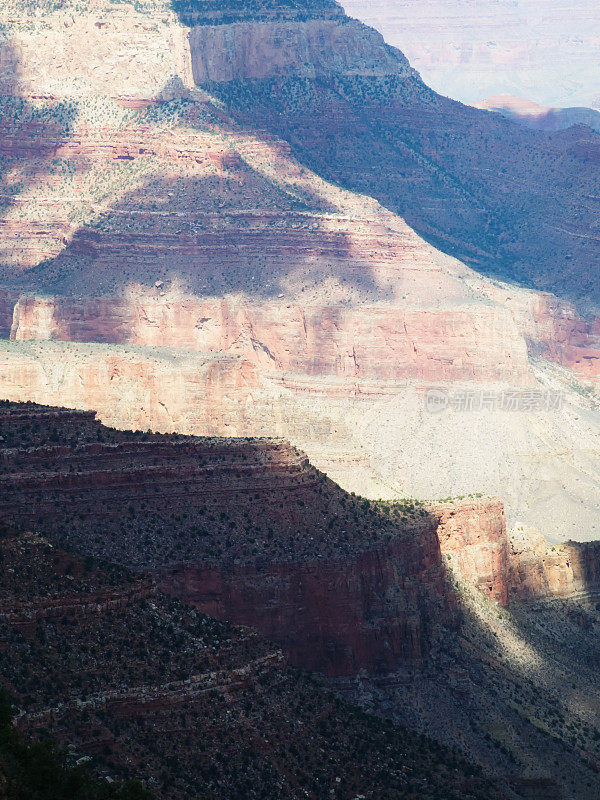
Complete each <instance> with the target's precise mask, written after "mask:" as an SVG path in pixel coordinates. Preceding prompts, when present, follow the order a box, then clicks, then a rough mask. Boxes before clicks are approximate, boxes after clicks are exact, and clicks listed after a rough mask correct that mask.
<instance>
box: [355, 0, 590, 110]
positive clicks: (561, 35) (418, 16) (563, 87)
mask: <svg viewBox="0 0 600 800" xmlns="http://www.w3.org/2000/svg"><path fill="white" fill-rule="evenodd" d="M343 6H344V8H345V10H346V12H347V13H348V14H349V15H350V16H352V17H357V18H358V19H360V20H362V21H363V22H365V23H366V24H367V25H371V26H372V27H374V28H376V29H377V30H378V31H380V33H382V34H383V35H384V37H385V39H386V41H387V42H389V43H390V44H391V45H393V46H394V47H398V48H399V49H400V50H402V51H403V52H404V53H406V55H407V56H408V58H409V59H410V61H411V64H412V65H413V66H414V67H415V68H416V69H418V70H419V72H420V74H421V76H422V77H423V80H424V81H425V82H426V83H427V84H428V85H429V86H432V87H433V88H434V89H435V90H436V91H438V92H440V93H441V94H444V95H447V96H448V97H452V98H454V99H455V100H460V101H462V102H463V103H477V102H479V101H480V100H481V98H482V97H487V96H489V95H494V94H500V93H502V92H510V93H511V94H514V95H517V96H520V97H530V98H532V99H533V100H535V101H537V102H538V103H541V104H544V105H554V106H587V107H598V105H599V103H600V98H599V97H598V87H597V84H596V82H595V80H594V79H593V77H592V76H593V66H592V64H593V59H594V55H593V54H594V51H595V48H596V47H597V43H598V40H599V39H600V28H599V26H598V17H597V15H596V13H595V8H594V6H593V4H592V3H590V2H589V0H574V2H573V3H570V4H569V6H568V7H567V6H564V5H561V4H560V3H554V2H549V3H544V5H543V7H540V6H539V4H538V3H536V2H535V1H534V0H517V1H516V2H508V1H507V0H501V1H500V2H492V0H484V2H475V0H467V2H458V1H457V0H433V2H428V3H427V4H426V5H425V4H423V3H414V2H411V1H410V0H402V2H400V3H397V2H395V3H393V4H392V3H390V2H389V0H377V2H375V3H369V4H368V5H367V4H365V3H361V2H359V0H345V2H344V3H343Z"/></svg>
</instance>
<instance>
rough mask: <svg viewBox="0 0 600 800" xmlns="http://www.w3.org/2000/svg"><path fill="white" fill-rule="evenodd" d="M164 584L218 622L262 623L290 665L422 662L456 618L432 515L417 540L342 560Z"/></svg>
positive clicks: (186, 577) (188, 569)
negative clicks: (438, 630)
mask: <svg viewBox="0 0 600 800" xmlns="http://www.w3.org/2000/svg"><path fill="white" fill-rule="evenodd" d="M160 586H161V588H162V590H163V591H165V592H167V593H168V594H172V595H174V596H175V597H179V598H180V599H182V600H184V601H185V602H187V603H191V604H192V605H195V606H196V607H198V608H199V609H200V610H201V611H203V612H204V613H206V614H209V615H211V616H214V617H216V618H217V619H227V620H233V621H235V622H236V623H238V624H241V625H249V626H251V627H254V628H257V629H258V630H259V631H261V633H263V634H264V635H265V636H266V637H267V638H269V639H271V640H273V641H275V642H278V643H279V644H280V645H281V646H282V647H283V649H284V650H285V651H286V653H288V654H289V657H290V661H291V663H293V664H295V665H297V666H301V667H303V668H305V669H313V670H317V671H319V672H322V673H324V674H326V675H330V676H343V675H346V676H348V675H355V674H356V673H357V672H359V671H360V670H363V669H364V670H367V671H368V672H371V673H374V674H376V673H382V672H383V673H385V672H390V671H392V670H393V669H394V668H395V667H396V666H397V665H398V664H413V665H417V664H419V663H421V662H422V661H423V659H424V658H425V656H426V654H427V652H428V650H429V646H430V645H429V643H430V638H431V634H432V631H433V629H434V627H436V626H438V625H440V624H444V625H446V626H449V627H454V626H455V625H456V624H458V620H459V614H458V606H457V604H456V601H455V599H454V597H453V595H452V592H451V591H449V587H448V585H447V582H446V577H445V574H444V568H443V566H442V564H441V560H440V554H439V545H438V542H437V540H436V537H435V525H433V524H432V522H431V521H430V520H427V521H426V522H424V523H423V524H422V525H421V526H420V527H418V528H417V529H416V530H414V532H413V535H412V536H411V537H410V538H404V537H402V538H400V539H398V540H397V541H396V542H392V543H391V544H390V545H388V546H387V547H386V548H385V549H380V550H379V549H378V550H370V551H368V552H363V553H360V552H358V553H357V554H356V557H354V558H350V559H345V560H344V561H329V560H325V561H321V560H319V561H316V562H313V563H302V564H294V563H292V564H264V565H263V566H262V567H261V568H260V569H257V568H256V567H252V568H244V569H234V570H233V571H230V570H227V571H226V570H222V569H215V568H210V567H202V566H200V565H198V566H194V565H189V566H182V567H179V568H176V569H174V570H172V571H168V572H164V573H163V574H162V575H161V579H160Z"/></svg>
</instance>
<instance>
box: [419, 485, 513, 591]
mask: <svg viewBox="0 0 600 800" xmlns="http://www.w3.org/2000/svg"><path fill="white" fill-rule="evenodd" d="M432 511H433V513H434V514H435V515H436V516H437V517H438V519H439V526H438V529H437V536H438V539H439V542H440V549H441V551H442V553H443V554H444V555H446V556H447V557H448V560H449V563H450V564H451V565H452V567H453V568H454V569H457V570H458V572H459V573H460V574H461V575H462V576H463V577H464V578H466V579H467V580H468V581H469V583H471V584H474V585H475V586H477V587H478V588H479V589H481V591H482V592H483V593H484V594H486V595H487V596H488V597H491V598H492V599H493V600H495V601H496V602H497V603H500V605H503V606H506V605H508V602H509V585H508V574H509V548H508V538H507V535H506V518H505V516H504V505H503V503H502V501H500V500H494V501H489V500H487V499H486V500H484V501H468V500H467V501H462V502H459V503H449V504H443V505H439V506H435V507H434V508H433V509H432Z"/></svg>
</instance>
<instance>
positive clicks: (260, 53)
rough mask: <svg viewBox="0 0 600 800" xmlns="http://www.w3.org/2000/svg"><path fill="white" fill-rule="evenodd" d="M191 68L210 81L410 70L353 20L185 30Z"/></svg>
mask: <svg viewBox="0 0 600 800" xmlns="http://www.w3.org/2000/svg"><path fill="white" fill-rule="evenodd" d="M189 41H190V51H191V61H192V73H193V76H194V80H195V82H196V83H197V84H198V85H202V84H204V83H207V82H210V81H231V80H239V79H242V80H249V79H264V78H273V77H277V76H281V75H289V74H294V75H298V76H300V77H306V78H311V79H312V78H316V77H317V76H318V75H322V74H325V73H330V72H332V71H333V72H339V73H340V74H342V75H352V74H364V73H368V74H373V75H387V74H390V73H397V74H399V75H402V74H410V73H411V72H412V70H411V69H410V67H409V65H408V61H407V60H406V59H405V58H404V56H403V55H402V54H401V53H400V52H399V51H394V50H391V48H388V47H387V46H386V45H385V43H384V41H383V38H382V37H381V36H380V35H379V34H377V33H376V32H375V31H374V30H373V29H372V28H367V27H366V26H365V25H362V24H361V23H359V22H357V21H356V20H348V19H342V20H340V21H336V20H309V21H307V22H270V23H266V22H239V23H234V24H232V25H218V26H208V25H200V26H197V27H194V28H192V30H191V32H190V38H189Z"/></svg>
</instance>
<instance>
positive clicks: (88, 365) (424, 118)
mask: <svg viewBox="0 0 600 800" xmlns="http://www.w3.org/2000/svg"><path fill="white" fill-rule="evenodd" d="M309 6H310V8H308V7H307V8H305V9H302V10H299V9H298V8H293V7H291V6H288V5H286V4H285V3H281V4H274V5H273V6H272V7H270V6H269V7H268V8H264V9H263V8H262V6H261V7H259V6H256V7H254V6H252V7H250V6H248V7H247V8H246V7H244V8H239V9H235V10H233V9H229V8H228V7H218V8H217V7H213V6H211V7H210V8H209V7H208V6H203V7H202V10H199V8H198V7H197V6H196V5H195V4H194V3H191V4H190V3H188V4H185V3H184V4H181V3H180V4H174V6H173V7H171V6H170V5H168V4H165V3H164V2H159V1H158V0H156V2H154V0H144V2H138V3H137V4H132V3H121V4H119V5H118V7H117V6H114V4H109V3H107V2H104V0H94V2H93V3H90V4H89V5H88V6H87V7H86V11H85V13H82V14H76V13H73V10H72V6H71V5H70V4H69V3H67V4H63V6H61V8H60V9H59V8H53V9H48V10H47V12H45V13H44V15H43V19H42V20H40V18H37V17H36V16H35V15H34V14H32V13H31V10H30V9H29V7H28V6H27V4H25V3H22V2H20V0H19V1H17V0H14V2H11V4H10V5H9V6H6V8H4V9H3V11H2V15H3V16H2V24H3V34H2V36H3V40H2V46H1V53H2V60H1V65H0V82H1V83H2V86H3V87H4V88H3V91H4V94H3V97H2V103H3V114H2V119H1V123H0V152H1V153H2V156H3V161H2V168H1V170H0V175H1V186H0V194H2V212H1V214H0V226H1V228H0V229H1V230H2V233H3V235H2V242H1V243H0V251H1V258H0V263H1V265H2V266H1V267H0V335H2V337H4V339H5V340H6V341H2V342H0V353H1V355H0V360H1V369H0V394H1V395H2V396H3V397H5V398H8V399H11V400H27V399H32V400H36V401H37V402H42V403H49V404H59V405H65V406H69V407H76V408H82V409H94V410H97V411H98V412H99V414H100V416H101V418H102V419H103V420H104V421H105V422H106V423H108V424H111V425H116V426H118V427H122V428H136V429H143V430H147V429H151V430H155V431H161V432H176V431H179V432H181V433H188V434H196V435H234V436H265V435H266V436H270V435H275V436H282V437H284V438H286V439H288V440H290V441H291V442H292V443H293V444H294V445H295V446H297V447H299V448H300V449H301V450H303V451H305V452H307V454H308V455H309V457H310V459H311V461H312V462H313V463H314V464H315V465H316V466H317V467H318V468H320V469H322V470H324V471H325V472H326V473H327V474H328V475H330V476H331V477H332V478H333V479H335V480H336V481H338V482H341V483H342V485H343V486H344V487H346V488H348V489H350V490H353V491H357V492H360V493H362V494H364V495H367V496H369V497H370V498H372V499H376V498H379V497H388V498H392V497H400V496H404V497H406V496H409V497H410V496H417V497H420V498H423V499H427V500H435V499H437V498H440V497H444V496H449V495H457V494H468V493H473V492H484V493H486V494H492V495H500V494H502V496H503V497H504V498H505V501H506V508H507V514H508V521H509V526H510V527H511V528H512V527H515V526H517V525H521V526H525V527H527V528H536V529H537V530H538V531H540V532H541V533H542V534H543V535H545V536H547V537H548V538H549V539H550V540H551V541H553V542H559V541H564V540H567V539H577V540H588V539H593V538H595V537H596V536H597V531H596V513H595V509H596V506H597V501H598V494H599V491H600V489H599V487H600V480H599V478H598V476H599V475H600V463H599V460H600V447H599V445H598V441H599V439H598V437H599V436H600V417H599V416H598V375H599V369H600V366H599V365H600V341H599V340H600V328H599V325H598V315H597V313H596V311H595V308H596V306H595V305H594V303H595V300H594V298H595V292H596V288H595V277H594V276H595V267H594V266H593V265H594V263H595V261H594V259H595V254H594V253H595V249H594V248H595V245H594V241H595V239H594V233H593V220H592V217H593V213H592V205H593V200H592V199H590V198H593V196H594V193H593V189H592V184H593V183H594V181H595V174H596V172H595V170H596V167H595V166H594V164H595V162H594V156H593V153H594V152H595V150H594V148H595V147H596V144H595V140H594V138H593V136H594V134H592V133H584V132H582V131H581V130H579V131H573V130H570V131H565V132H562V133H560V136H559V137H558V138H556V137H554V138H553V135H552V136H551V135H550V134H547V133H544V132H539V131H526V130H524V129H522V128H520V127H518V126H515V125H511V124H509V123H508V122H506V121H503V120H501V119H499V118H497V116H496V115H492V114H489V113H485V112H483V111H476V110H473V109H470V110H469V109H466V108H464V107H461V106H459V105H458V104H453V103H451V102H450V101H446V100H445V99H444V98H440V97H438V96H436V95H434V94H433V93H432V92H431V91H430V90H429V89H427V87H426V86H425V85H424V84H423V83H422V82H421V81H420V79H419V77H418V75H417V74H416V73H415V71H414V69H412V67H411V66H410V64H409V63H408V61H407V60H406V58H405V57H404V55H403V54H402V53H401V52H399V51H397V50H394V49H393V48H390V47H389V46H388V45H387V44H386V43H385V42H384V40H383V39H382V38H381V37H380V36H379V35H378V34H377V33H376V32H374V31H372V30H370V29H369V28H367V27H366V26H364V25H362V24H361V23H359V22H356V21H351V20H349V19H348V18H347V17H346V16H345V15H344V13H343V12H342V10H341V9H340V7H339V6H337V5H336V4H334V3H322V4H319V3H316V4H309ZM57 42H60V43H61V45H60V47H58V46H57ZM82 42H85V43H86V45H85V47H82ZM92 44H93V46H92ZM325 45H326V46H325ZM211 48H212V49H211ZM109 51H110V52H109ZM217 51H218V53H220V56H219V58H216V57H215V58H212V57H211V58H208V55H207V54H210V53H212V52H214V53H217ZM323 54H326V55H323ZM207 59H208V60H207ZM209 62H210V70H208V67H207V64H209ZM207 70H208V71H207ZM257 70H258V71H257ZM261 70H262V71H261ZM109 73H110V74H109ZM275 121H276V123H277V124H274V122H275ZM465 131H471V133H465ZM359 134H360V135H359ZM442 134H443V137H442ZM446 134H447V135H446ZM469 136H471V139H469V138H468V137H469ZM440 137H442V138H443V140H444V145H443V147H441V146H438V144H439V142H438V140H439V139H440ZM465 137H467V138H465ZM331 140H335V141H338V142H339V146H337V147H336V150H335V152H330V151H329V150H327V145H326V142H327V141H331ZM358 142H360V144H358ZM436 142H438V144H436ZM486 142H487V143H488V144H485V143H486ZM492 142H493V144H491V143H492ZM357 148H358V150H359V151H360V152H358V150H357ZM472 152H477V153H478V159H479V161H478V164H479V166H478V167H477V174H475V172H473V169H472V166H470V164H472V162H473V161H474V160H473V158H472V157H471V154H472ZM515 152H517V153H518V154H519V157H518V158H513V156H512V154H513V153H515ZM370 153H373V157H371V155H370ZM507 153H510V154H511V155H510V157H508V156H507ZM550 165H552V167H550ZM532 170H533V172H532ZM573 170H576V171H577V174H578V180H577V181H576V182H574V181H572V180H571V175H572V174H573ZM566 183H569V185H570V186H572V190H571V189H570V190H569V193H568V196H566V199H564V197H565V195H564V191H563V188H564V185H566ZM467 185H468V186H469V187H470V188H469V189H468V190H467V189H466V188H465V187H466V186H467ZM509 186H510V187H511V189H510V191H509V190H508V187H509ZM514 186H517V187H518V189H517V190H516V191H517V194H518V193H519V192H521V194H518V198H516V199H515V197H513V187H514ZM538 186H543V187H545V188H544V189H543V190H542V191H541V192H539V191H538V189H537V188H532V187H538ZM573 193H574V194H573ZM540 194H542V195H543V196H544V197H545V198H546V199H545V201H544V202H545V203H546V204H547V205H546V207H544V208H543V209H541V208H538V207H537V205H536V204H537V202H538V199H539V196H540ZM509 195H510V197H511V203H513V200H514V203H513V205H512V206H511V207H509V205H507V199H506V198H507V197H508V196H509ZM557 197H562V198H563V200H564V202H563V201H561V203H560V208H559V207H558V205H557V204H556V202H555V198H557ZM590 204H591V205H590ZM517 208H519V209H521V210H520V211H518V212H517V211H515V209H517ZM540 215H541V216H540ZM542 218H543V219H542ZM590 225H591V226H592V227H591V228H590V227H589V226H590ZM540 231H543V235H542V234H541V233H539V232H540ZM534 232H535V235H534ZM538 234H539V235H538ZM574 242H576V243H577V245H576V247H575V246H574V244H573V243H574ZM542 247H543V249H540V248H542ZM460 259H462V260H460ZM511 265H512V266H511ZM584 265H585V266H584ZM431 388H436V389H439V390H441V391H443V392H445V393H446V394H448V395H449V396H454V395H457V396H458V395H460V394H465V393H466V394H467V395H470V396H476V397H483V396H486V397H490V396H491V395H492V394H493V395H494V396H496V397H500V396H501V395H502V392H506V391H518V392H537V393H538V395H539V393H540V392H542V393H547V392H549V391H551V392H555V393H557V392H558V393H561V395H562V397H563V406H562V409H560V410H559V409H554V410H550V411H546V410H544V409H542V410H541V411H539V410H538V413H532V412H531V411H529V412H527V413H525V412H523V413H517V414H515V413H510V414H507V413H504V412H503V411H497V410H495V411H494V412H493V413H492V412H490V413H479V412H469V413H465V414H458V413H455V411H453V410H452V409H451V410H450V411H449V412H448V413H445V414H442V415H436V414H429V413H426V411H425V398H426V393H427V392H428V390H430V389H431ZM473 393H474V394H473ZM450 416H451V419H452V422H451V424H448V420H449V417H450ZM390 433H391V435H390ZM426 463H427V465H428V466H427V469H426V468H425V467H424V464H426ZM556 498H560V500H559V501H558V502H555V499H556ZM557 506H558V508H559V511H558V513H557Z"/></svg>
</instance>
